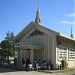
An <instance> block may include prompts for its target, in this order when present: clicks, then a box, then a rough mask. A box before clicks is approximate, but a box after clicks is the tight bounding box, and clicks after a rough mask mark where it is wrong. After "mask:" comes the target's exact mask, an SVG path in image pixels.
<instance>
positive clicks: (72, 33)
mask: <svg viewBox="0 0 75 75" xmlns="http://www.w3.org/2000/svg"><path fill="white" fill-rule="evenodd" d="M71 37H72V38H73V33H72V25H71Z"/></svg>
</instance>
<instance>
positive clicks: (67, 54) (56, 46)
mask: <svg viewBox="0 0 75 75" xmlns="http://www.w3.org/2000/svg"><path fill="white" fill-rule="evenodd" d="M15 39H16V40H18V41H19V43H20V44H19V45H18V46H16V48H17V59H18V60H17V61H18V64H22V58H23V59H24V60H26V59H29V60H30V61H31V62H32V63H33V61H34V60H35V59H40V60H46V61H51V62H52V64H53V67H54V68H57V64H58V65H60V64H61V60H62V59H64V60H65V61H67V64H68V67H69V68H74V67H75V39H74V38H73V37H70V36H66V35H63V34H60V33H59V32H56V31H54V30H51V29H49V28H46V27H44V26H43V25H42V23H41V19H40V10H39V7H38V10H37V12H36V19H35V22H30V23H29V24H28V25H27V26H26V27H25V28H24V29H23V30H22V31H21V32H20V33H19V34H18V35H17V36H16V38H15Z"/></svg>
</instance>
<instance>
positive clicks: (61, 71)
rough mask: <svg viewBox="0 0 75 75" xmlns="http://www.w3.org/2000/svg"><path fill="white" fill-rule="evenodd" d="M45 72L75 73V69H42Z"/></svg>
mask: <svg viewBox="0 0 75 75" xmlns="http://www.w3.org/2000/svg"><path fill="white" fill-rule="evenodd" d="M41 72H44V73H75V69H64V70H41Z"/></svg>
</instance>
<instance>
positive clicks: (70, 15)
mask: <svg viewBox="0 0 75 75" xmlns="http://www.w3.org/2000/svg"><path fill="white" fill-rule="evenodd" d="M65 16H67V17H75V13H71V14H67V15H65Z"/></svg>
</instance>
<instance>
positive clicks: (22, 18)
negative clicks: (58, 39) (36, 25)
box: [0, 0, 75, 41]
mask: <svg viewBox="0 0 75 75" xmlns="http://www.w3.org/2000/svg"><path fill="white" fill-rule="evenodd" d="M74 3H75V0H40V15H41V20H42V23H43V26H45V27H47V28H50V29H53V30H55V31H57V32H60V33H63V34H65V35H68V36H70V34H71V26H72V29H73V34H74V33H75V20H74V17H75V12H74V7H75V6H74ZM37 7H38V0H0V41H2V40H4V38H5V37H6V32H8V31H10V32H14V35H15V36H16V35H17V34H18V33H19V32H20V31H21V30H22V29H23V28H24V27H26V26H27V25H28V24H29V23H30V22H31V21H35V17H36V11H37ZM74 37H75V34H74Z"/></svg>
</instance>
